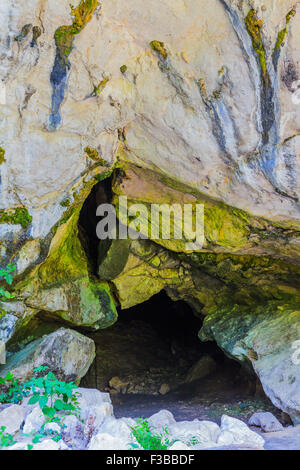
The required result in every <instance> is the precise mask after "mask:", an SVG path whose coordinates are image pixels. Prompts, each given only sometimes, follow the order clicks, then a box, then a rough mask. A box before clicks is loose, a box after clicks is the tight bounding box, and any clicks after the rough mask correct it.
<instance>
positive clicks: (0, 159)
mask: <svg viewBox="0 0 300 470" xmlns="http://www.w3.org/2000/svg"><path fill="white" fill-rule="evenodd" d="M5 161H6V160H5V150H4V149H3V148H2V147H0V165H2V163H4V162H5Z"/></svg>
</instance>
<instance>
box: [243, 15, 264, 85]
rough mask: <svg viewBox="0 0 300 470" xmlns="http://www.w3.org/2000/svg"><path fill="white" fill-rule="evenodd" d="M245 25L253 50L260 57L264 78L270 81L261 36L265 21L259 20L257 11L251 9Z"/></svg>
mask: <svg viewBox="0 0 300 470" xmlns="http://www.w3.org/2000/svg"><path fill="white" fill-rule="evenodd" d="M245 25H246V29H247V32H248V34H249V36H250V37H251V39H252V46H253V49H254V50H255V52H256V54H257V55H258V60H259V63H260V69H261V73H262V76H263V78H264V79H265V80H268V71H267V62H266V51H265V48H264V45H263V41H262V36H261V28H262V27H263V21H262V20H259V19H258V17H257V11H256V10H254V9H251V10H250V11H249V13H248V15H247V16H246V18H245Z"/></svg>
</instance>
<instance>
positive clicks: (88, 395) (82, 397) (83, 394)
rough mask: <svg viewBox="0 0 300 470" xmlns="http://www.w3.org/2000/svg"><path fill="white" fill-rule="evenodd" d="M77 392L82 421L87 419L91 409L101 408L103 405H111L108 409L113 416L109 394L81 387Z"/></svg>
mask: <svg viewBox="0 0 300 470" xmlns="http://www.w3.org/2000/svg"><path fill="white" fill-rule="evenodd" d="M76 392H77V393H78V407H79V408H80V415H81V418H82V419H84V420H86V419H87V416H88V414H89V412H90V410H91V408H94V407H101V406H102V405H109V406H108V408H109V409H110V412H111V413H112V414H113V408H112V403H111V399H110V395H109V393H103V392H100V390H96V389H94V388H81V387H79V388H78V389H77V390H76ZM110 412H109V413H110Z"/></svg>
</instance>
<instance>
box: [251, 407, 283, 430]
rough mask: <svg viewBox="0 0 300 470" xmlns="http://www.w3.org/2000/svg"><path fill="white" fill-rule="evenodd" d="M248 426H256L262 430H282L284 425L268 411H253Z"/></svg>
mask: <svg viewBox="0 0 300 470" xmlns="http://www.w3.org/2000/svg"><path fill="white" fill-rule="evenodd" d="M248 424H249V426H257V427H259V428H261V429H262V430H263V431H264V432H277V431H283V430H284V427H283V426H282V424H281V423H280V422H279V421H278V419H277V418H276V417H275V416H274V415H273V414H272V413H270V412H269V411H268V412H260V413H254V414H253V415H252V416H251V418H250V419H249V421H248Z"/></svg>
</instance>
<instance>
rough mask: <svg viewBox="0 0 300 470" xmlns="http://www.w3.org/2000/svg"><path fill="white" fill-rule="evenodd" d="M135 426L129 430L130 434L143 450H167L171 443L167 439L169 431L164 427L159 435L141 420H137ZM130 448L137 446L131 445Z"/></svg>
mask: <svg viewBox="0 0 300 470" xmlns="http://www.w3.org/2000/svg"><path fill="white" fill-rule="evenodd" d="M136 421H137V425H136V426H134V427H132V428H131V431H132V434H133V436H134V437H135V439H136V440H137V442H138V443H139V444H140V445H141V446H142V448H143V449H144V450H167V449H168V448H169V447H170V446H171V445H172V443H173V442H171V441H170V439H169V431H168V429H167V428H166V427H165V428H163V430H162V432H161V433H157V432H155V430H154V429H153V426H152V425H151V424H150V423H149V421H147V420H146V419H143V418H138V419H137V420H136ZM131 446H132V448H137V445H136V444H134V443H131Z"/></svg>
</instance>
